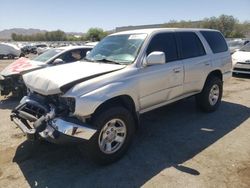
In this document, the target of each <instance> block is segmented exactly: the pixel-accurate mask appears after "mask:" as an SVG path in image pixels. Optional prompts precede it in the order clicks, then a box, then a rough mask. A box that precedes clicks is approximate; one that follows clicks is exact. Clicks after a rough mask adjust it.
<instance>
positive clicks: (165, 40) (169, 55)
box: [147, 33, 178, 62]
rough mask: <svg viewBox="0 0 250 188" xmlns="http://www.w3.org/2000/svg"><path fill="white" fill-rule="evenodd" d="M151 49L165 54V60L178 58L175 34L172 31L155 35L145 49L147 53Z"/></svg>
mask: <svg viewBox="0 0 250 188" xmlns="http://www.w3.org/2000/svg"><path fill="white" fill-rule="evenodd" d="M153 51H161V52H164V53H165V55H166V61H167V62H170V61H174V60H177V59H178V53H177V46H176V40H175V35H174V34H173V33H160V34H157V35H155V36H154V37H153V38H152V40H151V41H150V44H149V46H148V49H147V55H148V54H150V53H151V52H153Z"/></svg>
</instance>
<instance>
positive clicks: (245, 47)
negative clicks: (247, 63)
mask: <svg viewBox="0 0 250 188" xmlns="http://www.w3.org/2000/svg"><path fill="white" fill-rule="evenodd" d="M240 51H244V52H250V43H247V44H246V45H245V46H243V47H242V48H241V49H240Z"/></svg>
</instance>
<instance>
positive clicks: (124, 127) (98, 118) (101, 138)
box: [80, 107, 135, 165]
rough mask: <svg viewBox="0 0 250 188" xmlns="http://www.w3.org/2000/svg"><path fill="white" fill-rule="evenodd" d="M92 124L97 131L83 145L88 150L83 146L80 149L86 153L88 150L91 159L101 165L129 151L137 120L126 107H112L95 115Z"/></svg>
mask: <svg viewBox="0 0 250 188" xmlns="http://www.w3.org/2000/svg"><path fill="white" fill-rule="evenodd" d="M92 124H93V126H96V127H97V129H98V130H97V133H96V134H95V135H94V136H93V137H92V138H91V139H90V141H89V143H87V146H86V147H83V149H84V148H85V149H87V151H86V150H85V152H84V151H83V150H82V149H81V147H82V146H80V151H82V152H84V154H85V153H86V152H87V153H88V154H89V155H88V156H89V157H90V159H91V160H93V161H94V162H95V163H97V164H101V165H106V164H110V163H113V162H115V161H117V160H119V159H120V158H121V157H122V156H123V155H124V154H125V152H126V151H127V149H128V147H129V145H130V144H131V141H132V140H133V136H134V133H135V122H134V118H133V116H132V115H131V113H130V112H129V111H128V110H127V109H126V108H124V107H111V108H109V109H106V110H105V109H104V110H101V111H100V112H99V113H97V114H96V115H94V117H93V120H92ZM112 125H113V126H112ZM112 127H113V131H112ZM117 128H119V129H117ZM116 131H119V133H117V132H116ZM116 139H117V140H119V142H117V141H116ZM105 143H106V144H105ZM108 146H109V147H108Z"/></svg>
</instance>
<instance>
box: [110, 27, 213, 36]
mask: <svg viewBox="0 0 250 188" xmlns="http://www.w3.org/2000/svg"><path fill="white" fill-rule="evenodd" d="M158 31H217V30H214V29H205V28H152V29H136V30H129V31H122V32H118V33H114V34H112V35H121V34H136V33H138V34H139V33H145V34H151V33H153V32H158Z"/></svg>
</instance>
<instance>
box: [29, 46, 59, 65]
mask: <svg viewBox="0 0 250 188" xmlns="http://www.w3.org/2000/svg"><path fill="white" fill-rule="evenodd" d="M61 51H62V49H51V50H48V51H46V52H44V53H42V54H41V55H39V56H37V57H35V58H33V59H32V60H34V61H40V62H43V63H45V62H46V61H48V60H49V59H50V58H52V57H54V56H55V55H57V54H59V53H60V52H61Z"/></svg>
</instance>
